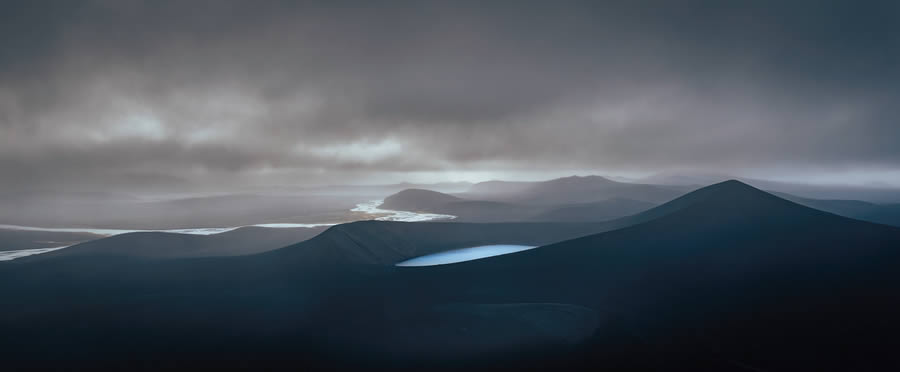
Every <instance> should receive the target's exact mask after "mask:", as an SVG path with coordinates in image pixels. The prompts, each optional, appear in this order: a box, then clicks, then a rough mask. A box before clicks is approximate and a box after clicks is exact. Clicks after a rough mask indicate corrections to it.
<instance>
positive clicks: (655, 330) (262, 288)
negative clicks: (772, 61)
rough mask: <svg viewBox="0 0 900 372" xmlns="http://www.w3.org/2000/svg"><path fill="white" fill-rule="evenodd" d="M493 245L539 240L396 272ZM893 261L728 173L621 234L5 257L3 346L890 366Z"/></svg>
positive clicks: (881, 228) (0, 286)
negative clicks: (422, 259) (143, 255)
mask: <svg viewBox="0 0 900 372" xmlns="http://www.w3.org/2000/svg"><path fill="white" fill-rule="evenodd" d="M592 230H593V231H592ZM554 242H555V243H554ZM492 243H512V244H528V245H541V246H540V247H538V248H535V249H532V250H528V251H523V252H518V253H513V254H508V255H502V256H495V257H488V258H483V259H478V260H474V261H468V262H461V263H455V264H448V265H437V266H429V267H396V266H394V264H395V263H397V262H399V261H400V260H403V259H407V258H411V257H416V256H420V255H424V254H429V253H432V252H437V251H442V250H446V249H453V248H458V247H462V246H471V245H479V244H492ZM898 249H900V229H898V228H894V227H890V226H885V225H879V224H873V223H868V222H864V221H859V220H854V219H849V218H845V217H841V216H838V215H835V214H831V213H827V212H823V211H819V210H815V209H811V208H808V207H805V206H802V205H799V204H796V203H794V202H791V201H788V200H785V199H782V198H779V197H777V196H774V195H771V194H769V193H766V192H763V191H760V190H758V189H755V188H753V187H750V186H748V185H745V184H742V183H740V182H736V181H727V182H723V183H719V184H716V185H712V186H709V187H705V188H702V189H699V190H696V191H694V192H691V193H688V194H686V195H683V196H681V197H679V198H676V199H674V200H672V201H671V202H669V203H666V204H663V205H660V206H658V207H656V208H653V209H650V210H648V211H645V212H642V213H639V214H636V215H634V216H631V217H628V218H623V219H619V220H615V221H610V222H609V223H595V224H564V223H556V224H554V223H532V224H529V223H510V224H477V223H473V224H466V223H443V222H441V223H400V222H380V221H368V222H357V223H351V224H345V225H338V226H335V227H332V228H329V229H328V230H327V231H325V232H323V233H322V234H320V235H318V236H316V237H315V238H313V239H310V240H307V241H305V242H301V243H298V244H294V245H291V246H288V247H285V248H281V249H276V250H272V251H269V252H265V253H261V254H257V255H251V256H238V257H209V258H191V259H168V260H133V259H124V258H113V257H107V258H97V257H94V258H91V259H88V258H89V257H70V258H61V259H58V260H48V261H47V262H34V263H24V264H15V262H16V261H11V262H10V263H6V264H0V292H2V293H4V295H3V296H0V305H2V306H3V308H4V309H5V313H4V314H5V316H4V317H2V318H0V328H2V329H4V331H5V336H6V337H5V338H4V340H6V341H3V343H2V344H0V346H2V347H3V348H4V350H6V351H9V352H10V355H12V356H14V357H15V358H16V359H17V360H20V359H22V358H26V359H25V360H27V361H29V362H32V361H33V360H30V359H27V357H28V356H29V355H31V356H34V357H40V358H42V359H40V360H43V361H55V362H59V363H66V362H70V361H72V360H75V361H78V360H81V361H85V360H97V359H101V358H100V356H101V355H102V356H104V358H106V359H104V360H114V359H115V358H121V359H123V360H127V361H130V362H132V361H134V360H147V361H154V360H169V361H172V360H177V359H178V358H185V359H190V360H192V361H199V362H200V363H204V365H206V366H209V365H210V364H209V363H211V361H218V362H219V364H223V365H227V364H228V360H230V359H229V358H236V359H238V360H275V359H277V360H279V361H285V360H290V361H292V362H295V363H300V362H305V363H307V364H306V365H309V364H310V363H328V365H329V366H340V367H357V368H361V367H369V368H375V367H388V366H390V367H394V368H399V367H410V368H411V367H419V368H421V367H429V366H442V367H447V368H475V367H484V368H489V367H498V368H499V367H510V366H512V367H522V368H524V367H532V368H552V367H558V368H567V367H568V368H574V367H575V366H578V367H582V366H590V367H594V368H598V367H606V368H612V369H628V368H644V369H671V368H673V366H676V368H692V369H713V370H747V369H750V370H810V369H812V370H848V369H849V370H859V369H871V368H868V367H873V366H878V367H885V366H887V367H888V369H893V368H891V367H895V366H900V364H898V362H900V361H898V359H896V357H894V356H893V355H895V353H893V349H895V348H896V347H897V346H898V345H900V339H897V338H896V336H895V335H897V334H900V332H898V331H900V315H897V314H898V312H897V311H896V310H897V309H898V303H897V301H896V300H895V298H896V293H897V291H898V290H900V274H898V272H897V270H896V267H897V266H898V264H900V251H898ZM57 334H64V335H65V337H59V336H54V335H57ZM523 342H524V344H523ZM91 358H93V359H91ZM222 358H224V359H222ZM7 363H13V360H12V359H10V360H9V361H8V362H7ZM433 363H436V364H433ZM254 366H255V367H259V364H254Z"/></svg>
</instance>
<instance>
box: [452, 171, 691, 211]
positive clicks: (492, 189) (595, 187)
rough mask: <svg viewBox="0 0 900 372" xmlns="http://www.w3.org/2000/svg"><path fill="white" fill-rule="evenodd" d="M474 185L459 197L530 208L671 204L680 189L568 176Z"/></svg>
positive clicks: (681, 192)
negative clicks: (605, 203) (611, 203)
mask: <svg viewBox="0 0 900 372" xmlns="http://www.w3.org/2000/svg"><path fill="white" fill-rule="evenodd" d="M479 185H482V184H475V185H474V186H473V187H472V188H471V189H470V190H469V191H468V192H466V193H464V194H462V195H461V196H463V197H467V198H472V199H482V200H494V201H504V202H514V203H521V204H532V205H562V204H579V203H590V202H597V201H602V200H607V199H613V198H625V199H633V200H639V201H645V202H651V203H661V202H666V201H668V200H671V199H673V198H675V197H677V196H679V195H681V194H683V193H684V191H682V189H681V188H678V187H668V186H658V185H648V184H638V183H626V182H617V181H612V180H610V179H607V178H604V177H601V176H585V177H580V176H571V177H564V178H557V179H553V180H549V181H542V182H513V183H506V182H499V181H498V182H494V183H490V184H487V185H486V186H479Z"/></svg>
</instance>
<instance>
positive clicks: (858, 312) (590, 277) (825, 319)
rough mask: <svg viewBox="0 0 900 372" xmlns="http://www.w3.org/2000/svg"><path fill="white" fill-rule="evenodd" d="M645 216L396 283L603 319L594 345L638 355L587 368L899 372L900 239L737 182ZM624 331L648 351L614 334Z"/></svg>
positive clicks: (423, 291)
mask: <svg viewBox="0 0 900 372" xmlns="http://www.w3.org/2000/svg"><path fill="white" fill-rule="evenodd" d="M641 215H642V217H641V218H643V219H648V221H647V222H645V223H641V224H637V225H633V226H631V227H627V228H623V229H619V230H615V231H610V232H606V233H601V234H595V235H590V236H587V237H582V238H578V239H574V240H570V241H565V242H560V243H556V244H551V245H548V246H544V247H540V248H536V249H532V250H528V251H523V252H519V253H515V254H510V255H505V256H496V257H490V258H485V259H480V260H475V261H470V262H464V263H459V264H452V265H443V266H435V267H425V268H405V269H404V270H403V271H402V272H401V273H400V274H398V275H399V277H398V278H396V279H395V283H398V285H399V283H415V284H414V287H412V288H411V287H409V286H407V287H406V289H405V290H406V291H407V292H413V293H415V296H416V297H418V298H419V299H420V301H430V302H433V303H441V302H446V301H453V302H479V303H505V302H552V303H570V304H577V305H579V306H584V307H587V308H590V309H593V310H595V311H597V312H598V314H599V316H600V317H601V318H603V319H607V322H606V323H605V324H602V325H600V327H599V328H597V329H596V331H595V332H594V335H595V336H594V339H593V340H592V341H588V342H587V343H588V344H592V343H593V344H595V345H605V346H609V345H610V343H611V344H613V345H619V346H621V345H623V344H625V345H632V346H628V348H627V350H626V351H625V352H623V354H616V355H610V354H609V353H607V352H605V351H604V350H603V349H602V348H598V349H589V350H590V352H586V353H585V354H583V355H582V357H584V358H587V360H588V361H591V362H598V363H599V362H602V361H603V360H602V358H606V357H612V358H618V357H623V355H624V358H627V359H628V360H629V361H630V362H634V363H638V364H640V363H641V362H642V360H645V359H647V360H650V359H653V358H660V357H661V358H663V360H666V359H665V358H672V357H673V356H679V357H680V356H690V357H691V358H696V359H697V360H701V361H707V360H708V361H721V362H723V363H724V364H726V365H730V366H731V367H732V368H734V369H741V368H743V369H748V368H749V369H751V370H804V369H805V370H809V369H815V370H840V369H844V370H846V369H857V368H856V367H859V368H863V369H865V368H864V367H863V366H880V367H882V368H885V367H887V368H889V369H892V368H894V367H896V366H898V363H900V360H898V359H896V358H895V357H893V356H892V355H893V354H891V353H881V351H886V350H888V349H889V348H893V347H896V346H898V345H900V339H897V338H896V337H895V335H896V334H897V331H898V330H900V315H897V314H898V312H897V310H900V302H898V301H896V299H895V297H894V296H893V293H896V292H897V291H898V290H900V273H898V272H897V270H896V267H897V266H898V265H900V229H898V228H894V227H889V226H884V225H877V224H871V223H867V222H862V221H857V220H852V219H848V218H844V217H840V216H837V215H834V214H830V213H826V212H822V211H818V210H815V209H811V208H807V207H804V206H801V205H798V204H796V203H793V202H790V201H787V200H784V199H781V198H778V197H776V196H774V195H771V194H768V193H765V192H763V191H760V190H758V189H755V188H753V187H751V186H748V185H746V184H742V183H740V182H737V181H728V182H724V183H720V184H716V185H713V186H709V187H706V188H703V189H700V190H697V191H695V192H692V193H689V194H687V195H685V196H683V197H681V198H678V199H676V200H673V201H672V202H670V203H667V204H664V205H662V206H660V207H657V208H654V209H652V210H650V211H647V212H645V213H642V214H640V215H639V216H641ZM536 273H540V274H539V275H537V276H536ZM538 278H539V279H538ZM387 290H390V289H387ZM423 298H430V300H424V299H423ZM621 330H625V331H626V332H625V333H626V334H628V335H632V337H633V338H637V339H638V340H640V341H639V342H638V343H636V344H635V343H631V342H632V341H634V340H630V339H628V338H627V337H624V338H623V339H621V340H617V339H609V338H608V337H605V336H604V335H605V334H615V333H616V332H620V331H621ZM598 358H599V359H598ZM663 365H665V364H663ZM889 366H890V367H889Z"/></svg>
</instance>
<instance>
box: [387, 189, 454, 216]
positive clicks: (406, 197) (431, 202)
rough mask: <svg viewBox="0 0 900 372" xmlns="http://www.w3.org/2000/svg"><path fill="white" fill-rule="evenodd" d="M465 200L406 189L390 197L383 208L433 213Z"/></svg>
mask: <svg viewBox="0 0 900 372" xmlns="http://www.w3.org/2000/svg"><path fill="white" fill-rule="evenodd" d="M462 200H463V199H461V198H458V197H455V196H452V195H447V194H444V193H440V192H437V191H431V190H423V189H406V190H403V191H400V192H398V193H396V194H393V195H391V196H388V197H387V198H385V199H384V203H383V204H381V208H383V209H389V210H399V211H433V210H435V209H436V208H437V209H439V208H441V207H442V206H443V205H444V204H447V203H452V202H457V201H462Z"/></svg>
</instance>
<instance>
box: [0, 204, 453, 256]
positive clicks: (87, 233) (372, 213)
mask: <svg viewBox="0 0 900 372" xmlns="http://www.w3.org/2000/svg"><path fill="white" fill-rule="evenodd" d="M382 203H383V201H382V200H373V201H369V202H365V203H360V204H357V206H356V207H355V208H353V209H351V211H352V212H361V213H364V214H366V215H367V216H369V217H370V218H371V219H374V220H377V221H399V222H424V221H432V220H448V219H453V218H456V216H451V215H442V214H432V213H417V212H411V211H397V210H390V209H380V208H379V206H381V204H382ZM334 225H337V223H304V224H298V223H260V224H254V225H246V226H235V227H218V228H187V229H170V230H119V229H93V228H44V227H33V226H16V225H0V245H2V246H4V247H6V248H9V247H13V249H0V261H8V260H13V259H16V258H21V257H26V256H30V255H35V254H41V253H47V252H52V251H55V250H59V249H63V248H67V247H69V246H68V245H66V246H60V247H53V248H31V249H15V247H16V246H15V245H13V244H12V242H10V239H9V238H8V237H4V236H3V234H4V231H5V233H6V234H23V233H33V234H32V235H35V234H36V233H41V232H43V233H51V234H52V233H73V234H84V237H91V236H93V238H96V237H99V236H115V235H121V234H133V233H139V232H143V233H148V232H155V233H166V234H187V235H218V234H223V233H227V232H230V231H235V230H239V229H246V228H250V227H262V228H268V229H297V228H317V227H327V226H334ZM316 231H318V230H316ZM42 236H47V235H46V234H45V235H42ZM73 242H78V241H73ZM53 243H55V242H52V241H40V240H31V241H28V244H30V245H46V244H53ZM161 243H162V242H157V244H161ZM287 243H290V241H286V242H285V244H287ZM245 244H252V243H250V242H246V243H245ZM274 248H278V246H273V247H270V249H274ZM218 251H219V252H224V251H227V250H226V249H218Z"/></svg>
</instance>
